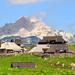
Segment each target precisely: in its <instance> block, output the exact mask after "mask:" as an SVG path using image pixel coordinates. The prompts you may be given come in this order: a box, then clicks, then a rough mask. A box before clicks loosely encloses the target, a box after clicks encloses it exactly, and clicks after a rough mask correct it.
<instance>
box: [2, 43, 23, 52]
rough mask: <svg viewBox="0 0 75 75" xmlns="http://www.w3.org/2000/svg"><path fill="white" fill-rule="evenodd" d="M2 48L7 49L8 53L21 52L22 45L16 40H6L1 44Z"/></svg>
mask: <svg viewBox="0 0 75 75" xmlns="http://www.w3.org/2000/svg"><path fill="white" fill-rule="evenodd" d="M1 48H4V49H6V52H7V53H13V52H21V49H22V48H21V47H20V46H18V45H17V44H16V43H14V42H5V43H3V44H1Z"/></svg>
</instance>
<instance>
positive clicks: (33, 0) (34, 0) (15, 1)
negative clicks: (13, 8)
mask: <svg viewBox="0 0 75 75" xmlns="http://www.w3.org/2000/svg"><path fill="white" fill-rule="evenodd" d="M8 1H9V3H11V4H14V5H17V4H29V3H37V2H38V0H8Z"/></svg>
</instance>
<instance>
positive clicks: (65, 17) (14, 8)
mask: <svg viewBox="0 0 75 75" xmlns="http://www.w3.org/2000/svg"><path fill="white" fill-rule="evenodd" d="M35 15H39V16H40V18H41V20H42V21H44V22H45V23H46V24H47V25H48V26H52V27H53V28H55V29H57V30H60V29H62V30H64V31H66V32H71V33H73V34H75V33H74V32H75V0H0V26H3V25H4V24H5V23H10V22H15V21H16V20H17V18H18V17H20V16H35Z"/></svg>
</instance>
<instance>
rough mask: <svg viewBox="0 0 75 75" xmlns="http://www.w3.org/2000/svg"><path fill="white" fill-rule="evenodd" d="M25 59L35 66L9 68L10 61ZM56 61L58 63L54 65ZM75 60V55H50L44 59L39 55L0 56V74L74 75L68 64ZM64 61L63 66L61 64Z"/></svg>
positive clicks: (74, 71) (74, 72)
mask: <svg viewBox="0 0 75 75" xmlns="http://www.w3.org/2000/svg"><path fill="white" fill-rule="evenodd" d="M13 61H25V62H27V61H28V62H34V63H35V64H36V68H11V67H10V65H11V62H13ZM57 62H59V63H60V65H58V66H57V65H55V64H56V63H57ZM72 62H75V57H69V56H68V57H67V56H60V57H59V56H51V57H48V58H47V59H46V60H45V59H44V58H41V57H39V56H33V55H18V56H1V57H0V75H75V70H72V69H71V67H70V64H71V63H72ZM63 63H64V67H62V66H61V64H63Z"/></svg>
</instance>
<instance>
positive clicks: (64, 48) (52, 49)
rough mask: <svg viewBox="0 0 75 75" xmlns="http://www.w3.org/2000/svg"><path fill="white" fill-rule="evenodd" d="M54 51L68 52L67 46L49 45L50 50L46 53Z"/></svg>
mask: <svg viewBox="0 0 75 75" xmlns="http://www.w3.org/2000/svg"><path fill="white" fill-rule="evenodd" d="M56 50H68V45H67V44H50V48H49V49H48V50H47V51H46V52H55V51H56Z"/></svg>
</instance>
